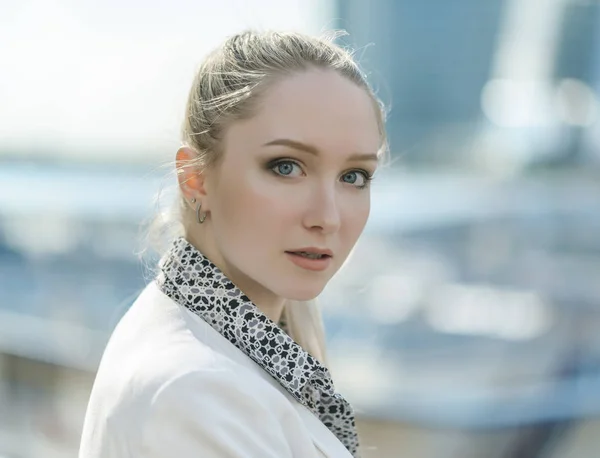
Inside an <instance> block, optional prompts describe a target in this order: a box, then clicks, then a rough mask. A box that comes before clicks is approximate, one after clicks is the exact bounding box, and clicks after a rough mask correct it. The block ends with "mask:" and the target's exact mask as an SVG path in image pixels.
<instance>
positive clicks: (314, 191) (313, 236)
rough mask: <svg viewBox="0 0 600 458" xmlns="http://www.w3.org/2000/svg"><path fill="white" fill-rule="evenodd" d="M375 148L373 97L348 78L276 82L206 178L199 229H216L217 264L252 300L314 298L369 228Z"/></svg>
mask: <svg viewBox="0 0 600 458" xmlns="http://www.w3.org/2000/svg"><path fill="white" fill-rule="evenodd" d="M379 144H380V134H379V129H378V125H377V118H376V115H375V111H374V106H373V103H372V100H371V99H370V97H369V95H368V94H367V93H366V91H365V90H364V89H362V88H360V87H358V86H357V85H355V84H354V83H352V82H351V81H349V80H347V79H345V78H343V77H342V76H340V75H338V74H337V73H335V72H333V71H322V70H314V71H307V72H305V73H301V74H298V75H295V76H291V77H287V78H286V79H284V80H282V81H280V82H278V83H276V84H274V85H273V86H272V87H270V88H269V89H268V90H267V91H266V93H265V94H264V96H263V98H262V100H261V103H260V108H259V110H258V112H257V113H256V115H255V116H254V117H252V118H251V119H248V120H245V121H240V122H237V123H234V124H233V125H231V126H230V127H229V129H228V130H227V132H226V134H225V138H224V143H223V155H222V157H221V159H220V161H219V162H218V164H217V165H216V166H215V167H214V168H213V169H211V170H208V171H206V172H205V192H206V196H205V197H203V199H202V200H203V209H206V210H208V211H210V217H209V218H208V219H207V221H206V223H204V224H203V225H202V226H196V227H197V230H198V231H202V230H204V227H205V225H206V224H207V223H209V224H210V233H212V238H213V239H214V240H213V241H212V243H211V245H212V246H213V247H214V249H215V253H214V256H216V258H217V259H214V260H213V261H214V262H216V263H217V265H219V264H221V265H222V266H223V267H224V268H225V271H226V272H225V273H226V274H228V275H229V276H230V278H231V280H232V281H234V283H236V284H237V285H238V286H239V287H240V288H241V289H242V290H244V291H245V292H246V293H247V294H249V295H250V296H251V297H252V295H254V296H257V295H264V294H271V295H275V296H277V297H282V298H286V299H292V300H310V299H312V298H314V297H316V296H317V295H318V294H319V293H320V292H321V291H322V290H323V288H324V287H325V285H326V284H327V282H328V281H329V280H330V279H331V277H332V276H333V274H334V273H335V272H336V271H337V270H338V269H339V268H340V267H341V265H342V264H343V262H344V261H345V260H346V258H347V256H348V254H349V253H350V250H351V249H352V247H353V246H354V244H355V243H356V241H357V239H358V237H359V235H360V233H361V232H362V230H363V228H364V226H365V223H366V222H367V218H368V215H369V209H370V190H369V182H368V179H369V178H370V177H371V175H372V174H373V173H374V172H375V169H376V166H377V156H376V153H377V150H378V147H379ZM211 251H212V250H211ZM303 252H304V253H303ZM322 255H324V256H322ZM315 257H318V258H319V259H314V258H315ZM250 292H252V293H253V294H250Z"/></svg>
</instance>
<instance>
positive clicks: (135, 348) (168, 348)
mask: <svg viewBox="0 0 600 458" xmlns="http://www.w3.org/2000/svg"><path fill="white" fill-rule="evenodd" d="M261 371H262V369H260V368H259V367H258V366H257V365H256V364H255V363H254V362H252V361H250V360H249V358H248V357H247V356H246V355H245V354H241V352H240V350H238V349H237V348H236V347H235V346H233V344H231V343H230V342H228V341H226V339H224V338H223V337H222V336H221V335H220V334H218V333H217V332H216V331H214V330H213V329H212V328H210V326H209V325H208V324H207V323H206V322H204V321H203V320H201V319H200V318H198V317H196V316H194V315H193V314H191V313H190V312H189V311H187V310H186V309H184V308H183V307H181V306H179V305H178V304H176V303H175V302H174V301H172V300H171V299H170V298H168V297H167V296H164V295H162V293H161V292H160V290H159V289H158V288H157V287H156V285H152V284H150V285H148V287H147V288H146V290H144V292H142V294H141V295H140V296H139V298H138V300H136V301H135V303H134V304H133V305H132V307H131V308H130V310H129V311H128V312H127V313H126V314H125V316H124V317H123V319H122V320H121V321H120V322H119V323H118V325H117V327H116V328H115V331H114V332H113V334H112V336H111V338H110V340H109V343H108V345H107V347H106V349H105V352H104V355H103V357H102V361H101V363H100V366H99V368H98V372H97V375H96V380H95V383H94V389H93V390H94V392H93V393H92V396H93V397H95V398H104V397H105V396H107V397H110V399H104V400H103V403H104V405H112V406H113V413H114V412H115V411H117V410H118V411H130V410H131V409H133V411H138V410H139V408H140V407H141V406H149V405H150V404H151V403H152V402H153V400H155V399H157V398H158V397H164V396H166V397H171V396H177V395H182V396H183V397H187V396H189V395H190V393H189V392H188V391H187V390H193V392H194V396H201V397H210V396H211V392H212V391H215V390H222V389H227V390H228V391H230V392H232V393H233V392H238V393H244V394H247V395H251V396H262V397H263V398H264V397H267V398H273V397H280V393H279V395H278V394H277V391H279V390H276V389H275V390H274V388H273V384H270V383H265V377H264V376H263V375H264V374H261Z"/></svg>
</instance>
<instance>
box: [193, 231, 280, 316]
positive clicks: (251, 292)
mask: <svg viewBox="0 0 600 458" xmlns="http://www.w3.org/2000/svg"><path fill="white" fill-rule="evenodd" d="M185 238H186V240H187V241H188V242H189V243H190V244H192V245H193V246H194V248H196V249H197V250H198V251H200V252H201V253H202V254H203V255H204V256H206V258H207V259H209V260H210V261H211V262H212V263H213V264H214V265H215V266H217V267H218V269H219V270H220V271H221V272H223V274H224V275H225V276H226V277H227V278H228V279H229V280H231V281H232V282H233V284H235V286H237V287H238V288H239V289H240V290H241V291H242V292H243V293H244V294H245V295H246V296H248V298H249V299H250V300H251V301H252V303H253V304H254V305H256V307H258V309H259V310H260V311H261V312H262V313H264V314H265V315H266V316H267V317H268V318H269V319H270V320H271V321H273V322H275V323H279V320H280V319H281V314H282V313H283V307H284V305H285V299H284V298H282V297H279V296H276V295H275V294H273V293H272V292H271V291H268V290H267V289H265V288H264V287H263V286H262V285H260V284H258V283H257V282H255V281H254V280H252V279H251V278H250V277H248V276H247V275H245V274H244V273H243V272H240V271H239V270H237V269H236V268H235V267H234V266H232V265H231V264H229V263H228V262H227V261H226V260H225V259H224V258H223V256H222V255H221V254H220V253H219V252H218V251H217V250H216V249H215V245H214V244H211V243H207V241H206V240H204V239H203V238H201V237H198V236H196V237H195V236H194V234H186V236H185Z"/></svg>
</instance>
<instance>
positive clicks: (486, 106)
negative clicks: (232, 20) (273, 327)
mask: <svg viewBox="0 0 600 458" xmlns="http://www.w3.org/2000/svg"><path fill="white" fill-rule="evenodd" d="M331 5H332V8H331V11H330V12H329V13H327V14H325V13H323V16H322V17H321V19H320V21H321V22H322V23H323V24H327V25H326V27H332V26H334V27H339V28H343V29H346V30H347V31H348V32H349V35H348V36H347V37H343V38H342V41H345V42H347V43H349V44H351V45H353V46H354V47H356V48H357V52H356V55H357V57H358V59H359V61H360V62H361V63H362V64H363V66H364V67H365V69H366V70H367V71H368V73H369V78H370V79H371V81H372V83H373V84H374V86H375V87H376V89H377V91H378V93H379V95H380V96H381V98H382V99H383V100H384V101H385V102H386V103H387V104H388V105H390V108H391V111H390V116H389V121H388V130H389V135H390V140H391V158H392V164H391V166H389V167H388V168H386V169H385V170H384V171H383V172H382V173H381V175H380V176H379V177H377V178H376V180H375V182H374V184H373V192H372V205H373V209H372V213H371V219H370V221H369V224H368V226H367V229H366V231H365V235H364V237H363V238H362V239H361V241H360V242H359V244H358V246H357V247H356V249H355V251H354V253H353V254H352V256H351V258H350V259H349V260H348V262H347V264H346V265H345V266H344V268H343V269H342V271H341V272H340V273H339V274H338V275H337V276H336V277H335V278H334V280H333V281H332V282H331V284H330V285H329V286H328V288H327V289H326V290H325V292H324V293H323V295H322V297H321V303H322V304H323V313H324V318H325V323H326V328H327V331H328V340H329V348H330V349H329V351H330V359H331V363H332V370H333V373H334V376H335V377H336V380H337V383H338V387H339V389H340V390H341V391H343V392H344V393H345V394H346V395H347V396H348V398H349V399H350V400H351V401H352V402H353V403H354V405H355V406H356V408H357V411H358V413H359V427H360V428H361V431H362V435H363V443H364V445H365V447H366V450H365V456H366V457H402V456H418V457H421V458H438V457H444V458H447V457H461V458H462V457H465V458H483V457H485V458H509V457H511V458H513V457H516V458H519V457H522V458H562V457H569V458H589V457H593V456H596V455H597V454H598V452H597V450H598V449H599V448H600V439H598V438H599V437H600V421H599V420H600V418H599V414H600V400H599V399H600V398H598V396H597V394H596V393H597V392H598V391H599V390H600V337H599V335H600V333H599V332H598V329H600V2H598V1H584V0H486V1H481V0H456V1H452V2H448V1H442V0H438V1H433V0H398V1H393V0H379V1H374V2H363V1H360V0H339V1H337V2H334V3H332V4H331ZM165 8H166V7H165ZM178 8H183V9H185V7H184V6H181V5H179V6H178ZM317 28H318V27H317ZM213 40H216V38H214V37H213ZM188 52H189V51H188ZM0 57H1V55H0ZM194 60H196V59H195V58H194ZM182 83H184V84H189V81H185V82H182ZM114 84H118V81H116V82H115V83H114ZM186 90H187V87H186ZM0 94H1V92H0ZM114 109H115V110H119V107H117V106H116V107H114ZM37 140H38V141H37V142H30V143H31V144H43V143H44V139H37ZM49 148H50V149H57V148H60V147H59V146H57V145H52V146H51V147H49ZM27 153H28V154H26V155H25V154H23V155H21V154H11V152H10V151H0V457H1V458H9V457H10V458H30V457H42V456H43V457H54V456H56V457H72V456H76V448H77V445H78V441H79V434H80V428H81V421H82V418H83V413H84V410H85V407H86V402H87V396H88V394H89V389H90V387H91V383H92V381H93V376H94V371H95V368H96V366H97V364H98V361H99V357H100V355H101V353H102V350H103V347H104V344H105V343H106V340H107V339H108V336H109V333H110V331H111V330H112V328H113V327H114V325H115V324H116V323H117V321H118V319H119V318H120V317H121V316H122V314H123V313H124V312H125V311H126V310H127V307H128V306H129V305H130V304H131V301H132V300H133V298H134V297H135V296H136V294H137V293H138V292H139V291H140V290H141V289H142V288H143V286H144V284H145V283H146V282H147V281H148V275H149V272H148V271H147V270H146V269H145V268H144V265H143V264H142V262H141V261H140V259H139V257H137V256H136V252H137V251H138V250H139V249H141V248H143V246H142V245H141V240H140V238H141V234H142V233H141V227H140V224H141V223H142V222H143V221H145V220H146V219H147V218H149V217H150V216H151V215H152V214H153V212H155V211H156V210H157V207H156V205H155V204H154V202H153V197H154V195H155V193H156V192H157V191H158V190H159V189H161V188H164V187H165V186H167V187H168V186H171V185H173V184H174V183H173V182H171V181H170V179H165V178H164V175H165V173H163V172H164V170H160V169H157V168H156V162H157V161H156V156H152V159H151V160H150V159H149V160H147V161H142V162H138V163H134V164H133V165H124V164H123V162H121V163H117V162H115V161H114V160H112V159H111V160H108V161H106V160H105V161H102V160H99V159H98V157H94V158H89V159H90V160H87V159H80V160H72V159H69V161H64V160H60V159H59V158H60V157H61V155H60V154H57V155H56V156H55V159H54V160H53V159H52V157H51V156H49V155H47V154H45V155H43V159H42V155H36V151H33V150H32V151H27ZM166 154H167V155H166V156H164V157H162V161H163V162H168V161H170V160H172V158H171V157H169V156H168V152H167V153H166ZM116 156H117V155H116V154H112V153H111V154H108V157H111V158H114V157H116ZM143 156H144V154H143V152H139V151H137V152H136V157H137V158H139V157H143ZM38 157H39V158H40V159H38ZM165 200H168V198H167V199H165Z"/></svg>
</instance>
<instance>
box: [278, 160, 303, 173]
mask: <svg viewBox="0 0 600 458" xmlns="http://www.w3.org/2000/svg"><path fill="white" fill-rule="evenodd" d="M271 170H272V171H273V172H275V173H276V174H277V175H281V176H285V177H289V176H293V175H294V172H296V175H295V176H299V175H301V174H302V169H301V168H300V166H299V165H298V164H296V163H295V162H293V161H280V162H278V163H277V164H274V165H273V166H272V167H271Z"/></svg>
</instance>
